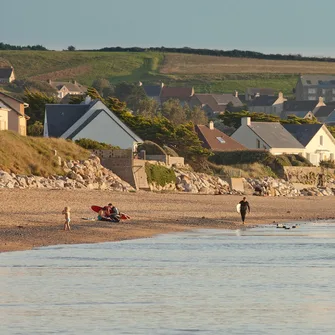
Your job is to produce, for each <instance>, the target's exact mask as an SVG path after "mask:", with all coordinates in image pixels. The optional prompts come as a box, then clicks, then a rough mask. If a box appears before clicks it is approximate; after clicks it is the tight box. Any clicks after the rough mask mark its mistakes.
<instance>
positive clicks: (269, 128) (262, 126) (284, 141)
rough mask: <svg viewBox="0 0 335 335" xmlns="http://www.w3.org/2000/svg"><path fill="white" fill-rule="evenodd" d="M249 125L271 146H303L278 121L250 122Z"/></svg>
mask: <svg viewBox="0 0 335 335" xmlns="http://www.w3.org/2000/svg"><path fill="white" fill-rule="evenodd" d="M249 127H250V128H251V129H252V130H253V132H254V133H255V134H256V135H258V136H259V137H260V138H261V139H262V140H263V141H264V142H265V143H266V144H268V145H269V146H270V147H271V148H297V149H303V148H304V147H303V145H302V144H301V143H300V142H298V141H297V140H296V139H295V138H294V137H293V136H292V135H291V134H290V133H289V132H288V131H287V130H286V129H285V128H284V127H283V126H282V125H281V124H280V123H279V122H251V125H250V126H249Z"/></svg>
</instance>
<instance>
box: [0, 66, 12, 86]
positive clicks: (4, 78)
mask: <svg viewBox="0 0 335 335" xmlns="http://www.w3.org/2000/svg"><path fill="white" fill-rule="evenodd" d="M14 80H15V74H14V68H13V67H12V66H11V67H0V84H9V83H11V82H12V81H14Z"/></svg>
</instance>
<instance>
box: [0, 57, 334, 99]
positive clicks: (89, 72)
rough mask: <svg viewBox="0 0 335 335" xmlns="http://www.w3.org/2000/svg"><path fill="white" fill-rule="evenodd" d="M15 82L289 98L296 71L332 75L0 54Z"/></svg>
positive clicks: (202, 63) (273, 64) (199, 62)
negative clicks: (259, 92) (250, 92)
mask: <svg viewBox="0 0 335 335" xmlns="http://www.w3.org/2000/svg"><path fill="white" fill-rule="evenodd" d="M0 64H11V65H13V66H14V68H15V72H16V76H17V78H18V79H28V78H29V79H36V80H47V79H53V80H56V79H58V80H69V79H76V80H78V81H79V82H81V83H82V84H85V85H91V84H92V82H93V81H94V79H97V78H106V79H109V80H110V81H111V82H112V83H117V82H120V81H130V82H136V81H138V80H141V81H142V82H144V83H147V84H154V83H158V82H159V81H163V82H164V83H166V84H170V85H171V84H173V85H180V86H181V85H192V86H194V87H195V90H196V92H199V93H201V92H232V91H234V90H235V89H236V90H238V91H239V92H244V90H245V88H246V87H271V88H273V89H275V90H276V91H279V90H282V91H283V92H284V93H285V94H286V95H288V94H292V89H293V87H294V86H295V84H296V81H297V78H298V75H299V74H300V73H327V74H331V73H334V74H335V63H327V62H312V61H278V60H262V59H250V58H230V57H215V56H200V55H186V54H169V53H167V54H163V53H159V52H138V53H137V52H97V51H94V52H93V51H92V52H88V51H87V52H84V51H74V52H69V51H0Z"/></svg>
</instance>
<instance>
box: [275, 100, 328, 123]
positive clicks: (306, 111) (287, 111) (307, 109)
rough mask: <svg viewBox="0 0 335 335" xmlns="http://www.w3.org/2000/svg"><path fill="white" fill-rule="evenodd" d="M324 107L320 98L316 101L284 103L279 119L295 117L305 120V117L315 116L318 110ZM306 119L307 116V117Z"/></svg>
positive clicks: (290, 101)
mask: <svg viewBox="0 0 335 335" xmlns="http://www.w3.org/2000/svg"><path fill="white" fill-rule="evenodd" d="M324 106H326V104H325V103H324V101H323V98H322V97H319V99H318V100H289V101H285V102H284V107H283V112H282V114H281V118H282V119H285V116H287V115H296V116H298V117H301V118H305V117H306V116H307V115H310V114H313V115H314V114H316V113H317V111H318V109H319V108H321V107H324ZM307 117H308V116H307Z"/></svg>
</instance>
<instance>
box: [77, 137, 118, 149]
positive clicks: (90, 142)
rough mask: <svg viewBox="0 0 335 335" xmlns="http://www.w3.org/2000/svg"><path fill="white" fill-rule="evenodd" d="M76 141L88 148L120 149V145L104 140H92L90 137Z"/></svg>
mask: <svg viewBox="0 0 335 335" xmlns="http://www.w3.org/2000/svg"><path fill="white" fill-rule="evenodd" d="M75 143H76V144H77V145H79V146H81V147H82V148H84V149H87V150H113V149H120V147H118V146H114V145H111V144H108V143H104V142H98V141H94V140H91V139H89V138H81V139H79V140H75Z"/></svg>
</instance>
